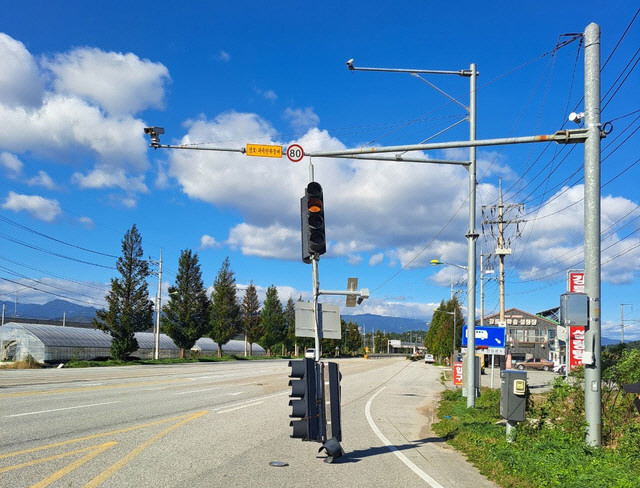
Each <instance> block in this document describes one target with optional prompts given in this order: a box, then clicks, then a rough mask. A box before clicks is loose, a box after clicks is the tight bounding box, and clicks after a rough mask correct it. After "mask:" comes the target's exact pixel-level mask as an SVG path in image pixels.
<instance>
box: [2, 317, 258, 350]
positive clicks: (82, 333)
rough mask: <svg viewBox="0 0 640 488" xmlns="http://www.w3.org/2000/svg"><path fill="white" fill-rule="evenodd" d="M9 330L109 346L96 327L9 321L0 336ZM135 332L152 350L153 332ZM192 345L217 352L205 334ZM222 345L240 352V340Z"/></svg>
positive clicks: (55, 343)
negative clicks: (87, 327)
mask: <svg viewBox="0 0 640 488" xmlns="http://www.w3.org/2000/svg"><path fill="white" fill-rule="evenodd" d="M11 330H13V334H15V333H16V332H18V331H26V332H28V333H30V334H32V335H33V336H34V337H35V338H37V339H38V340H39V341H40V342H42V344H43V345H44V346H45V347H86V348H90V347H93V348H106V349H109V348H110V347H111V335H110V334H109V333H108V332H103V331H101V330H97V329H86V328H79V327H62V326H59V325H46V324H28V323H16V322H9V323H5V325H4V327H0V336H2V335H6V334H7V333H9V331H11ZM3 333H4V334H3ZM18 333H19V332H18ZM135 335H136V339H137V341H138V347H139V348H140V349H153V346H154V334H153V332H136V334H135ZM159 345H160V349H161V350H178V349H179V348H178V346H176V345H175V343H174V342H173V340H171V338H170V337H169V336H167V335H165V334H160V337H159ZM195 347H196V348H197V349H199V350H201V351H217V348H218V344H217V343H216V342H215V341H213V340H212V339H210V338H208V337H202V338H200V339H198V340H197V341H196V344H195ZM224 347H225V349H226V350H234V351H241V350H242V349H243V347H244V343H243V341H237V340H231V341H229V343H228V344H227V345H225V346H224ZM253 349H254V351H258V352H264V349H263V348H262V347H261V346H259V345H258V344H254V345H253Z"/></svg>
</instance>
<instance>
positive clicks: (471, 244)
mask: <svg viewBox="0 0 640 488" xmlns="http://www.w3.org/2000/svg"><path fill="white" fill-rule="evenodd" d="M469 71H470V75H469V80H470V81H469V84H470V87H469V108H468V110H469V141H472V142H473V141H475V140H476V77H477V75H478V73H477V72H476V65H475V64H471V66H470V69H469ZM467 171H469V232H467V234H466V236H465V237H466V238H467V247H468V255H467V356H470V357H467V371H466V375H467V408H473V407H475V406H476V392H477V391H478V390H479V389H480V385H476V244H477V240H478V231H477V230H476V187H477V181H476V148H475V146H471V147H469V166H468V167H467ZM454 318H455V315H454ZM452 366H453V364H452Z"/></svg>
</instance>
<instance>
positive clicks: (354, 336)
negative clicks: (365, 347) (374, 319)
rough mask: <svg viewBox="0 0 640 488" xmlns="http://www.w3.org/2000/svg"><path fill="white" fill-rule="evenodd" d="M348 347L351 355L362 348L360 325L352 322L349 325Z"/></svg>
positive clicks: (347, 334)
mask: <svg viewBox="0 0 640 488" xmlns="http://www.w3.org/2000/svg"><path fill="white" fill-rule="evenodd" d="M346 347H347V351H349V352H350V353H351V355H354V354H355V353H357V352H358V351H359V350H360V348H362V336H361V335H360V331H359V330H358V324H357V323H355V322H352V321H351V320H350V321H349V322H348V323H347V333H346ZM345 352H346V351H345Z"/></svg>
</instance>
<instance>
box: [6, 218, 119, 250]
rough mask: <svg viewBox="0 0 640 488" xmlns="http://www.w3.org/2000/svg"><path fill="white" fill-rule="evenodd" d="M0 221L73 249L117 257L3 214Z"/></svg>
mask: <svg viewBox="0 0 640 488" xmlns="http://www.w3.org/2000/svg"><path fill="white" fill-rule="evenodd" d="M0 221H2V222H5V223H7V224H9V225H13V226H14V227H18V228H19V229H22V230H25V231H27V232H31V233H32V234H35V235H38V236H40V237H44V238H45V239H49V240H51V241H54V242H57V243H59V244H64V245H65V246H69V247H73V248H75V249H80V250H82V251H86V252H90V253H93V254H98V255H100V256H106V257H108V258H114V259H117V258H118V256H114V255H113V254H107V253H103V252H100V251H94V250H93V249H87V248H86V247H82V246H77V245H76V244H71V243H69V242H66V241H63V240H60V239H56V238H55V237H51V236H50V235H47V234H43V233H42V232H38V231H37V230H34V229H32V228H30V227H27V226H26V225H22V224H20V223H18V222H16V221H14V220H11V219H10V218H8V217H5V216H3V215H0Z"/></svg>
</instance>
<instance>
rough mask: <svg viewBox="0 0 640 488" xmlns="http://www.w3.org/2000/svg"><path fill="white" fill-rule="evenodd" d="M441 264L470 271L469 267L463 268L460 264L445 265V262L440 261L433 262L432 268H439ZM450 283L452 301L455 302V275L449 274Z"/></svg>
mask: <svg viewBox="0 0 640 488" xmlns="http://www.w3.org/2000/svg"><path fill="white" fill-rule="evenodd" d="M441 264H446V265H448V266H455V267H456V268H460V269H464V270H465V271H468V270H469V267H468V266H462V265H460V264H453V263H445V262H443V261H438V260H437V259H432V260H431V266H439V265H441ZM449 281H450V283H451V300H453V273H451V274H449Z"/></svg>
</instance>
